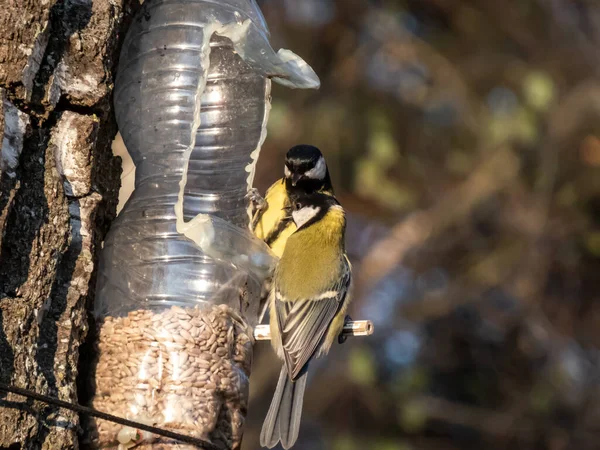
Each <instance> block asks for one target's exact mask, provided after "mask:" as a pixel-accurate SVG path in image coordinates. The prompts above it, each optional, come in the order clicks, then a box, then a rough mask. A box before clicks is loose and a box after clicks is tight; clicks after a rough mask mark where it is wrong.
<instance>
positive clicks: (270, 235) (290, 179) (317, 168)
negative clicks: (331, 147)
mask: <svg viewBox="0 0 600 450" xmlns="http://www.w3.org/2000/svg"><path fill="white" fill-rule="evenodd" d="M312 192H323V193H326V194H330V195H333V186H332V185H331V179H330V178H329V170H328V168H327V164H326V163H325V158H324V157H323V154H322V153H321V151H320V150H319V149H318V148H317V147H314V146H312V145H296V146H295V147H292V148H291V149H290V150H289V151H288V152H287V155H286V158H285V166H284V177H283V178H281V179H279V180H277V181H276V182H275V183H273V185H272V186H271V187H270V188H269V189H268V190H267V193H266V195H265V198H264V199H262V198H261V197H260V195H259V194H258V192H257V191H256V190H252V191H251V192H250V195H249V197H250V199H251V200H252V201H253V203H254V204H255V205H256V206H257V207H256V211H255V212H254V215H253V219H252V231H253V232H254V234H255V235H256V236H257V237H258V238H259V239H262V240H263V241H265V242H266V243H267V245H268V246H269V247H271V250H272V251H273V253H274V254H275V255H276V256H278V257H281V255H282V254H283V249H284V247H285V243H286V241H287V238H288V237H289V236H290V235H291V234H292V233H293V232H294V231H295V230H296V225H294V222H293V221H292V220H291V217H290V215H289V208H290V205H291V202H292V200H290V199H293V198H295V197H298V196H299V195H306V194H310V193H312Z"/></svg>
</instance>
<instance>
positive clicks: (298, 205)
mask: <svg viewBox="0 0 600 450" xmlns="http://www.w3.org/2000/svg"><path fill="white" fill-rule="evenodd" d="M294 208H296V211H298V210H299V209H302V204H301V203H298V202H297V203H296V204H295V205H294Z"/></svg>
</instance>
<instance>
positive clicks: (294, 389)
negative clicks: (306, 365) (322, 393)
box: [260, 365, 307, 449]
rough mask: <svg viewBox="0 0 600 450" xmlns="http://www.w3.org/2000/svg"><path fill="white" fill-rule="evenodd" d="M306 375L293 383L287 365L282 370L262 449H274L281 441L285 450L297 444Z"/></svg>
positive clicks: (263, 428) (263, 436) (265, 422)
mask: <svg viewBox="0 0 600 450" xmlns="http://www.w3.org/2000/svg"><path fill="white" fill-rule="evenodd" d="M306 374H307V372H306V370H304V371H303V372H302V373H301V374H300V376H299V377H298V378H297V379H296V381H291V380H290V379H289V377H288V374H287V370H286V368H285V365H284V366H283V367H282V368H281V372H280V373H279V381H278V382H277V388H276V389H275V394H273V400H272V402H271V407H270V408H269V412H268V413H267V417H266V418H265V421H264V423H263V427H262V430H261V433H260V445H261V446H262V447H267V448H273V447H275V446H276V445H277V443H278V442H279V441H281V445H282V447H283V448H284V449H288V448H291V447H292V446H293V445H294V444H295V442H296V439H298V432H299V431H300V419H301V418H302V401H303V399H304V389H305V387H306Z"/></svg>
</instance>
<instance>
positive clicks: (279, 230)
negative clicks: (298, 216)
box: [265, 218, 292, 247]
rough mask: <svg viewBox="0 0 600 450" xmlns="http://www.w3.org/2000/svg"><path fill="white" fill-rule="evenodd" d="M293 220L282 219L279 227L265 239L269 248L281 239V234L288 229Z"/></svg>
mask: <svg viewBox="0 0 600 450" xmlns="http://www.w3.org/2000/svg"><path fill="white" fill-rule="evenodd" d="M291 220H292V219H291V218H285V219H281V220H280V221H279V223H278V224H277V226H276V227H275V228H273V229H272V230H271V232H270V233H269V234H268V235H267V237H266V238H265V242H266V244H267V245H268V246H269V247H270V246H271V245H272V244H273V242H275V241H276V240H277V239H278V238H279V236H280V235H281V233H283V230H285V229H286V228H287V226H288V225H289V223H290V222H291Z"/></svg>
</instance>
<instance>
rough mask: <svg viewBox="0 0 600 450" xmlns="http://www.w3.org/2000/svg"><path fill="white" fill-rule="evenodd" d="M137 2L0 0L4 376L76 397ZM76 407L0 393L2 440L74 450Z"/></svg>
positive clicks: (0, 336)
mask: <svg viewBox="0 0 600 450" xmlns="http://www.w3.org/2000/svg"><path fill="white" fill-rule="evenodd" d="M139 3H140V2H139V0H21V1H17V2H14V1H8V0H0V29H1V30H2V34H0V95H1V97H2V101H1V103H0V136H2V158H1V159H0V161H1V162H0V240H1V242H0V381H2V382H5V383H11V384H13V385H16V386H19V387H24V388H28V389H32V390H35V391H37V392H41V393H45V394H50V395H53V396H58V397H59V398H61V399H62V400H66V401H71V402H75V401H78V394H77V386H76V376H77V373H78V362H79V354H80V352H79V349H80V346H81V345H82V343H83V340H84V339H85V337H86V334H87V330H88V328H89V324H88V316H87V313H86V307H87V306H88V305H89V301H90V300H91V299H92V298H93V284H94V280H93V277H94V271H95V267H96V260H97V258H96V255H97V252H98V250H99V242H101V240H102V238H103V236H104V234H105V232H106V230H107V225H108V223H109V222H110V219H111V218H112V216H113V215H114V212H115V207H116V202H117V195H118V187H119V162H118V159H115V158H113V157H112V154H111V149H110V144H111V140H112V138H113V137H114V135H115V133H116V125H115V122H114V118H113V116H112V112H111V90H112V86H113V84H112V83H113V70H114V68H115V64H116V59H117V55H118V47H119V43H120V41H121V39H120V38H121V36H122V35H123V32H124V30H125V29H126V26H127V22H128V18H129V17H131V15H132V14H133V12H134V11H133V10H134V9H136V7H137V6H139ZM78 428H79V418H78V416H77V415H76V414H73V413H70V412H67V411H64V410H59V409H57V408H54V407H50V406H47V405H44V404H41V403H38V402H32V401H30V400H27V399H24V398H22V397H19V396H15V395H6V394H5V393H2V392H0V449H2V448H10V449H20V448H23V449H25V448H27V449H37V448H45V449H63V448H64V449H66V448H77V447H78V437H77V431H78Z"/></svg>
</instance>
